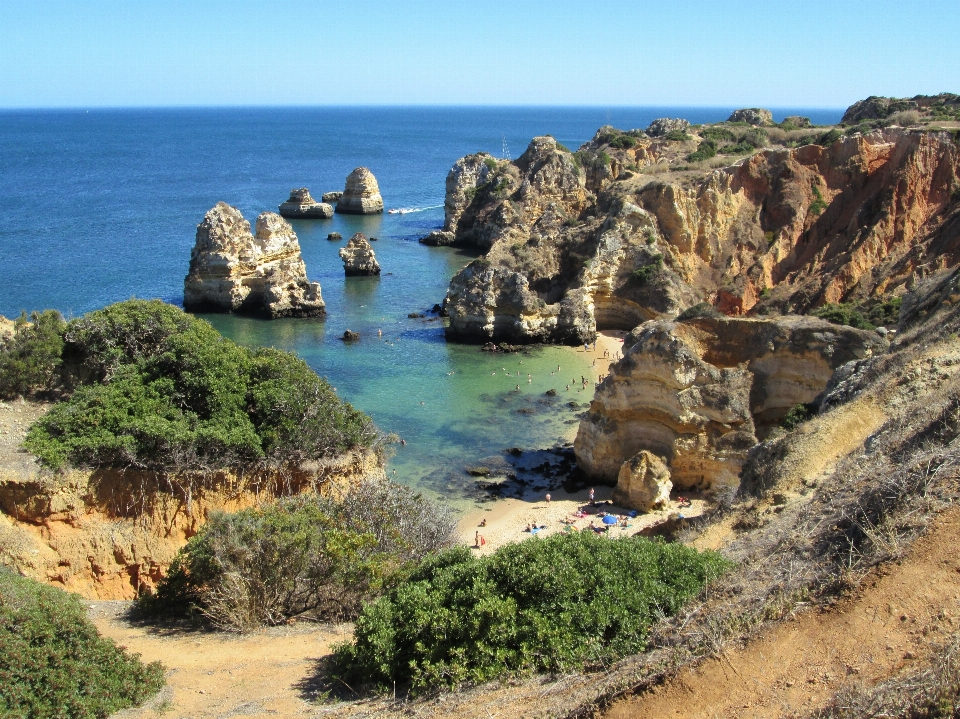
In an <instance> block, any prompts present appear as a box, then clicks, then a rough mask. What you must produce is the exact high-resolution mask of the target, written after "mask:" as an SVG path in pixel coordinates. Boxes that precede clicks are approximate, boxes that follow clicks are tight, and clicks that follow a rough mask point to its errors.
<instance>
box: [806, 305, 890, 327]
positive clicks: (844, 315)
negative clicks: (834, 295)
mask: <svg viewBox="0 0 960 719" xmlns="http://www.w3.org/2000/svg"><path fill="white" fill-rule="evenodd" d="M811 314H812V315H813V316H814V317H819V318H821V319H824V320H827V321H828V322H832V323H833V324H835V325H848V326H850V327H855V328H856V329H858V330H872V329H874V327H873V325H872V324H870V323H869V322H867V320H866V319H865V318H864V316H863V315H862V314H860V312H859V311H858V310H857V308H856V307H854V306H853V305H851V304H844V303H840V304H832V303H827V304H825V305H823V307H818V308H817V309H815V310H814V311H813V312H812V313H811Z"/></svg>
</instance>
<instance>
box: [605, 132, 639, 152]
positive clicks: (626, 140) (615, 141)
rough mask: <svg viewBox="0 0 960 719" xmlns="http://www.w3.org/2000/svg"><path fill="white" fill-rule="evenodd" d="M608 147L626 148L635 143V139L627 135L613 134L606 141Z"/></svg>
mask: <svg viewBox="0 0 960 719" xmlns="http://www.w3.org/2000/svg"><path fill="white" fill-rule="evenodd" d="M607 144H609V145H610V147H615V148H617V149H619V150H627V149H629V148H631V147H633V146H634V145H636V144H637V141H636V140H635V139H633V138H632V137H630V136H629V135H615V136H614V137H612V138H610V140H609V141H608V143H607Z"/></svg>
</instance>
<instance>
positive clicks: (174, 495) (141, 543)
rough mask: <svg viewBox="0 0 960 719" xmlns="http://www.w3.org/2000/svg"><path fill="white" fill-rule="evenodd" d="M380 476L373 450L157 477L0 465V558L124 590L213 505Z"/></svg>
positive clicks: (156, 569)
mask: <svg viewBox="0 0 960 719" xmlns="http://www.w3.org/2000/svg"><path fill="white" fill-rule="evenodd" d="M378 473H379V474H380V475H382V473H383V467H382V464H381V461H380V459H379V458H378V457H377V456H376V455H374V454H373V453H364V454H351V455H348V456H345V457H341V458H339V459H336V460H331V461H328V462H324V463H316V464H312V465H310V466H304V467H287V468H281V469H278V470H276V471H274V472H270V473H266V472H264V473H256V474H250V475H245V476H239V475H236V474H233V473H228V472H210V473H208V474H206V475H204V476H203V477H199V476H198V477H170V478H167V477H161V476H158V475H157V474H156V473H152V472H141V471H133V470H128V471H123V470H95V471H79V470H73V471H70V472H68V473H66V474H64V475H51V474H49V473H46V472H39V471H37V470H35V469H34V470H32V471H27V472H22V471H19V472H17V471H11V470H10V469H8V468H7V466H6V464H5V465H4V467H3V468H0V564H10V565H11V566H15V567H17V568H18V569H19V570H20V571H23V572H24V573H26V574H27V575H29V576H31V577H33V578H34V579H38V580H40V581H43V582H48V583H52V584H56V585H58V586H61V587H62V588H64V589H67V590H69V591H73V592H77V593H78V594H80V595H81V596H83V597H86V598H90V599H94V598H96V599H133V598H134V597H136V596H137V594H138V593H139V592H140V591H142V590H144V589H153V588H154V587H155V586H156V583H157V582H158V581H159V580H160V578H161V577H162V576H163V575H164V574H165V573H166V571H167V568H168V567H169V566H170V562H171V561H172V560H173V558H174V556H175V555H176V553H177V551H178V550H179V549H180V548H181V547H182V546H183V545H184V544H185V543H186V541H187V540H188V539H189V538H190V537H192V536H193V535H194V534H196V533H197V532H198V531H199V530H200V528H201V527H202V526H203V524H204V523H205V522H206V521H207V518H208V517H209V516H210V514H211V513H213V512H222V511H226V512H233V511H238V510H240V509H243V508H246V507H253V506H258V505H259V504H262V503H264V502H270V501H272V500H274V499H275V498H276V497H279V496H288V495H293V494H299V493H301V492H319V493H321V494H323V493H336V492H338V491H341V490H342V489H343V488H345V487H346V486H348V485H349V483H351V482H355V481H359V480H360V479H362V478H363V477H365V476H375V475H377V474H378Z"/></svg>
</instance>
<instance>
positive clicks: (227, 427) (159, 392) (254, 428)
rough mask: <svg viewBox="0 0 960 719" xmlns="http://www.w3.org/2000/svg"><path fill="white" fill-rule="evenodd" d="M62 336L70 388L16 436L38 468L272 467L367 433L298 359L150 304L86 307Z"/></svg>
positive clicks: (353, 444) (365, 439)
mask: <svg viewBox="0 0 960 719" xmlns="http://www.w3.org/2000/svg"><path fill="white" fill-rule="evenodd" d="M64 337H65V345H64V350H63V357H64V374H65V375H68V376H70V377H71V380H70V384H79V385H80V386H79V388H78V389H77V390H76V392H75V393H74V394H73V396H72V397H70V399H69V400H67V401H64V402H60V403H58V404H57V405H56V406H54V408H53V409H52V410H51V411H50V412H49V413H48V414H47V415H46V416H44V417H43V418H42V419H40V420H39V421H38V422H37V423H36V424H34V425H33V427H31V428H30V430H29V432H28V433H27V438H26V441H25V442H24V446H25V447H26V448H27V449H28V450H29V451H30V452H33V453H34V454H36V455H37V456H38V457H39V458H40V459H41V461H42V462H43V463H44V464H45V465H46V466H48V467H52V468H60V467H64V466H66V465H67V464H72V465H74V466H90V467H104V466H112V467H129V466H133V467H137V468H142V469H152V470H157V471H176V472H185V471H192V470H204V469H209V468H225V467H246V468H249V467H250V466H251V465H256V464H260V465H261V466H271V467H276V466H282V465H285V464H289V463H301V462H304V461H308V460H314V459H319V458H322V457H330V456H337V455H341V454H343V453H345V452H347V451H349V450H351V449H355V448H358V447H367V446H370V445H371V444H372V442H373V440H374V438H375V429H374V427H373V424H372V422H371V421H370V419H369V418H368V417H367V416H366V415H364V414H362V413H361V412H358V411H357V410H355V409H354V408H353V407H351V406H350V405H349V404H347V403H345V402H342V401H341V400H340V399H339V398H338V397H337V396H336V393H334V391H333V389H332V388H331V387H330V385H329V384H328V383H327V382H326V381H325V380H322V379H321V378H320V377H318V376H317V375H316V373H315V372H314V371H313V370H311V369H310V367H309V366H308V365H307V364H306V363H305V362H304V361H303V360H301V359H299V358H298V357H296V356H295V355H292V354H289V353H286V352H281V351H278V350H274V349H259V350H249V349H246V348H243V347H240V346H238V345H236V344H234V343H233V342H231V341H230V340H228V339H226V338H225V337H222V336H221V335H220V334H219V333H217V331H216V330H215V329H214V328H213V327H212V326H210V325H209V324H208V323H207V322H204V321H202V320H198V319H196V318H194V317H192V316H190V315H188V314H186V313H184V312H182V311H181V310H179V309H177V308H175V307H171V306H170V305H165V304H163V303H162V302H159V301H150V302H147V301H142V300H131V301H129V302H122V303H119V304H116V305H111V306H110V307H107V308H105V309H103V310H98V311H96V312H92V313H90V314H89V315H86V316H85V317H83V318H81V319H79V320H75V321H73V322H71V323H70V324H69V325H68V326H67V328H66V331H65V332H64Z"/></svg>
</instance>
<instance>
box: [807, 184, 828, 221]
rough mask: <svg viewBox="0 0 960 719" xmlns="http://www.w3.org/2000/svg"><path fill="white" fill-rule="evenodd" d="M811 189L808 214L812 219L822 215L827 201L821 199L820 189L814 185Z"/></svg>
mask: <svg viewBox="0 0 960 719" xmlns="http://www.w3.org/2000/svg"><path fill="white" fill-rule="evenodd" d="M812 189H813V202H811V203H810V214H811V215H813V216H814V217H817V216H819V215H822V214H823V211H824V210H825V209H827V201H826V200H825V199H823V193H822V192H820V188H819V187H818V186H817V184H816V183H813V185H812Z"/></svg>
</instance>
